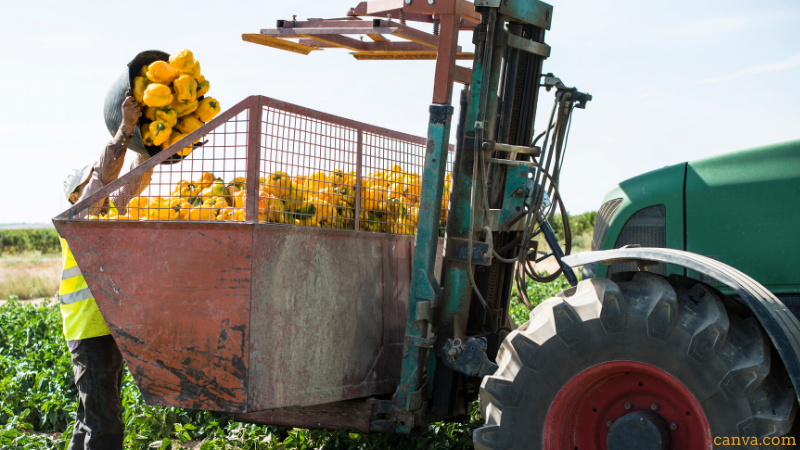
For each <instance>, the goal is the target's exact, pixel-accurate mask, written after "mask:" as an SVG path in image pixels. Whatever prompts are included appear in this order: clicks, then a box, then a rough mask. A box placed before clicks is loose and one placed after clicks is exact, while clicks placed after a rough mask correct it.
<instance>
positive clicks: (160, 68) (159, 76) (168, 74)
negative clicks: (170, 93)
mask: <svg viewBox="0 0 800 450" xmlns="http://www.w3.org/2000/svg"><path fill="white" fill-rule="evenodd" d="M177 76H178V72H176V71H175V69H173V68H172V67H170V65H169V64H167V63H166V62H165V61H155V62H154V63H152V64H150V66H148V67H147V78H148V79H149V80H150V81H152V82H153V83H159V84H170V83H172V81H173V80H175V78H176V77H177Z"/></svg>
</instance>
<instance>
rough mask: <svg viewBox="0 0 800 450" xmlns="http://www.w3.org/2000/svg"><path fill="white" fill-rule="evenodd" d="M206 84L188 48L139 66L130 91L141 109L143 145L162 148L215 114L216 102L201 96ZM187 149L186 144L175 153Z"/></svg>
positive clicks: (218, 110) (217, 105)
mask: <svg viewBox="0 0 800 450" xmlns="http://www.w3.org/2000/svg"><path fill="white" fill-rule="evenodd" d="M210 87H211V85H210V83H209V82H208V80H206V77H205V76H203V75H202V74H201V73H200V63H199V62H198V61H197V60H195V59H194V55H193V54H192V52H190V51H189V50H185V49H184V50H180V51H178V52H176V53H173V54H172V55H170V56H169V61H168V62H167V61H155V62H153V63H151V64H150V65H148V66H144V67H142V70H141V72H140V73H139V76H137V77H135V78H134V79H133V88H132V89H131V91H132V92H133V97H134V98H135V99H136V101H137V102H139V105H140V106H141V107H142V111H143V112H144V114H143V115H142V118H141V119H140V121H139V126H140V128H141V130H142V140H143V141H144V143H145V145H148V146H160V147H161V148H162V149H164V150H166V149H167V148H168V147H169V146H170V145H172V144H174V143H176V142H178V141H179V140H181V139H183V138H184V137H185V136H186V135H187V134H189V133H191V132H192V131H194V130H196V129H198V128H200V127H201V126H203V123H205V122H208V121H209V120H211V119H213V118H214V116H216V115H217V114H219V112H220V109H221V108H220V105H219V102H218V101H217V100H216V99H214V98H212V97H204V95H205V94H206V93H208V90H209V88H210ZM191 152H192V146H191V145H190V146H188V147H186V148H184V149H182V150H181V151H180V152H179V154H180V155H181V156H186V155H188V154H189V153H191Z"/></svg>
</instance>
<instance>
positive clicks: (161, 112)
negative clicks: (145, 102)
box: [144, 106, 178, 127]
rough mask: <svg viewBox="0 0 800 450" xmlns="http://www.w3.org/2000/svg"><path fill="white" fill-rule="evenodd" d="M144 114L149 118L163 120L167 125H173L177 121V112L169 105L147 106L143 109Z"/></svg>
mask: <svg viewBox="0 0 800 450" xmlns="http://www.w3.org/2000/svg"><path fill="white" fill-rule="evenodd" d="M144 116H145V117H146V118H148V119H150V120H163V121H164V122H166V123H168V124H169V126H171V127H174V126H175V124H177V123H178V112H177V111H175V109H174V108H171V107H169V106H163V107H161V108H156V107H154V106H148V107H146V108H145V109H144Z"/></svg>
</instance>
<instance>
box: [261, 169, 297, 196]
mask: <svg viewBox="0 0 800 450" xmlns="http://www.w3.org/2000/svg"><path fill="white" fill-rule="evenodd" d="M291 185H292V179H291V177H289V175H288V174H286V172H281V171H277V172H275V173H273V174H272V175H270V176H269V177H268V178H267V192H268V194H269V195H271V196H273V197H275V198H286V197H288V196H289V191H290V190H291V188H292V186H291Z"/></svg>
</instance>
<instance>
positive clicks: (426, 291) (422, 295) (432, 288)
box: [414, 269, 442, 308]
mask: <svg viewBox="0 0 800 450" xmlns="http://www.w3.org/2000/svg"><path fill="white" fill-rule="evenodd" d="M419 271H420V272H421V273H420V275H421V277H420V280H427V283H418V284H417V287H416V289H415V290H414V297H415V298H417V299H418V300H428V301H430V302H431V305H433V307H434V308H435V307H437V306H439V299H440V298H441V296H442V288H441V287H439V284H438V283H431V280H430V279H428V275H427V274H426V273H425V271H424V270H422V269H419Z"/></svg>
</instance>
